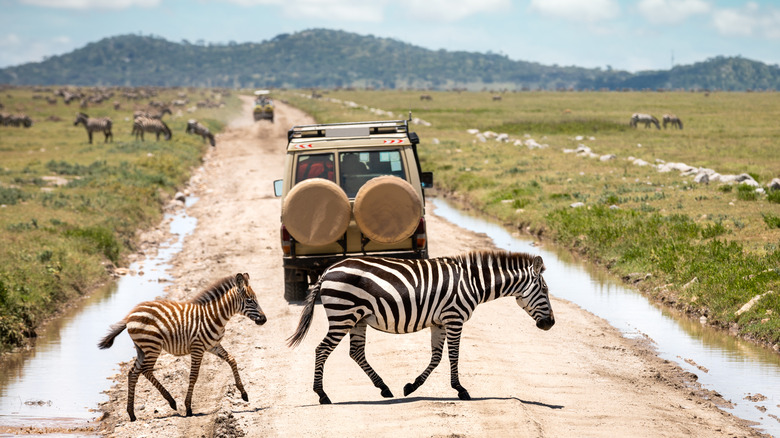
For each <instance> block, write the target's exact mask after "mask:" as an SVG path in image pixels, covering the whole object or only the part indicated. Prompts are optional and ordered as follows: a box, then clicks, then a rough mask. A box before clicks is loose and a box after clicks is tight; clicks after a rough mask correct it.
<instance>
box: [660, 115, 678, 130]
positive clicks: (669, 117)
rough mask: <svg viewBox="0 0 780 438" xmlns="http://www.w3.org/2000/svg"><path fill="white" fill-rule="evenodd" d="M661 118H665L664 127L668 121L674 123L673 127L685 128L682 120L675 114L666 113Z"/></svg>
mask: <svg viewBox="0 0 780 438" xmlns="http://www.w3.org/2000/svg"><path fill="white" fill-rule="evenodd" d="M661 120H663V124H664V129H666V125H667V124H668V123H671V124H672V128H675V127H676V128H677V129H683V124H682V120H680V118H679V117H677V116H676V115H674V114H664V115H663V117H661Z"/></svg>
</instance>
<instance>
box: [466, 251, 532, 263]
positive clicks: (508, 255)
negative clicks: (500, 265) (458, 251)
mask: <svg viewBox="0 0 780 438" xmlns="http://www.w3.org/2000/svg"><path fill="white" fill-rule="evenodd" d="M459 258H460V259H461V260H469V261H471V262H474V263H477V262H479V264H486V263H487V264H489V263H491V262H492V261H494V260H495V261H501V260H519V261H520V262H521V264H523V265H530V264H532V263H533V261H534V255H533V254H528V253H525V252H509V251H502V250H495V251H488V250H477V251H470V252H467V253H465V254H462V255H461V256H460V257H459Z"/></svg>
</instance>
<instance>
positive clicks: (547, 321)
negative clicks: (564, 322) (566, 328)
mask: <svg viewBox="0 0 780 438" xmlns="http://www.w3.org/2000/svg"><path fill="white" fill-rule="evenodd" d="M553 325H555V320H554V319H552V318H550V317H548V318H542V319H540V320H538V321H536V327H537V328H540V329H542V330H550V329H551V328H552V326H553Z"/></svg>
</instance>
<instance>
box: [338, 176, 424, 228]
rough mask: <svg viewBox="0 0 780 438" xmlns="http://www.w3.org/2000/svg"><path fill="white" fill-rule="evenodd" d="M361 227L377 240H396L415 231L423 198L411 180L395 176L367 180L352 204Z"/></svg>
mask: <svg viewBox="0 0 780 438" xmlns="http://www.w3.org/2000/svg"><path fill="white" fill-rule="evenodd" d="M352 212H353V213H354V215H355V221H356V222H357V224H358V227H360V231H362V232H363V234H364V235H365V236H366V237H368V238H369V239H371V240H373V241H375V242H379V243H397V242H400V241H402V240H404V239H406V238H408V237H409V236H411V235H412V233H414V230H416V229H417V226H418V225H419V223H420V217H422V202H421V200H420V196H419V195H417V192H415V191H414V188H413V187H412V185H411V184H409V183H408V182H406V181H404V180H403V179H401V178H398V177H397V176H391V175H385V176H380V177H376V178H374V179H371V180H369V181H368V182H367V183H365V184H364V185H363V187H361V188H360V190H359V191H358V192H357V195H356V196H355V204H354V206H353V207H352Z"/></svg>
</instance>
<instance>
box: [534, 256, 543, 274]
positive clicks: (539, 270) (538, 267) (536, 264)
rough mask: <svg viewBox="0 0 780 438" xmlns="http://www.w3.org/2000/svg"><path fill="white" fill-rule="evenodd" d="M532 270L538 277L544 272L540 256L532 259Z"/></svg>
mask: <svg viewBox="0 0 780 438" xmlns="http://www.w3.org/2000/svg"><path fill="white" fill-rule="evenodd" d="M533 270H534V274H535V275H539V274H541V273H542V272H544V260H542V257H541V256H535V257H534V261H533Z"/></svg>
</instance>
